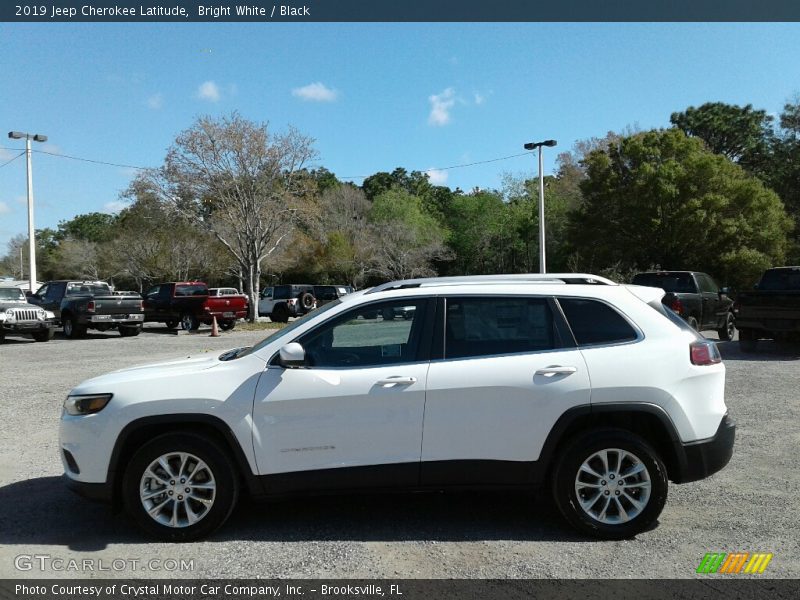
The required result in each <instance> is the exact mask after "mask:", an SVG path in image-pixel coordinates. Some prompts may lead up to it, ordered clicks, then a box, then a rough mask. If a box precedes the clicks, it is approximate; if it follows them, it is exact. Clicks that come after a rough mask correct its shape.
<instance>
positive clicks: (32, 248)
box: [8, 131, 47, 294]
mask: <svg viewBox="0 0 800 600" xmlns="http://www.w3.org/2000/svg"><path fill="white" fill-rule="evenodd" d="M8 137H9V138H11V139H12V140H19V139H22V138H23V137H24V138H25V158H26V162H27V163H28V271H29V276H30V279H29V281H28V286H29V287H28V289H29V291H30V293H31V294H33V293H34V292H35V291H36V289H35V285H36V238H35V237H34V230H33V173H32V171H31V140H33V141H35V142H46V141H47V136H46V135H41V134H38V133H37V134H35V135H31V134H29V133H22V132H20V131H9V132H8Z"/></svg>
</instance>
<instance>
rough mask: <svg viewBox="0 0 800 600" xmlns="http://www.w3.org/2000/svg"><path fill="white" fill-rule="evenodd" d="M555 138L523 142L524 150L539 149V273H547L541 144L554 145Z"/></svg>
mask: <svg viewBox="0 0 800 600" xmlns="http://www.w3.org/2000/svg"><path fill="white" fill-rule="evenodd" d="M555 145H556V141H555V140H545V141H543V142H529V143H527V144H525V146H524V148H525V150H535V149H536V148H538V149H539V273H547V265H546V261H545V245H546V244H545V240H546V237H545V229H544V160H543V157H542V146H555Z"/></svg>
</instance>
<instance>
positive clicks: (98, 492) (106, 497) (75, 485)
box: [64, 475, 114, 504]
mask: <svg viewBox="0 0 800 600" xmlns="http://www.w3.org/2000/svg"><path fill="white" fill-rule="evenodd" d="M64 479H65V483H66V486H67V488H68V489H69V490H71V491H73V492H75V493H76V494H78V495H79V496H82V497H83V498H87V499H88V500H93V501H95V502H103V503H105V504H111V502H112V500H113V498H114V493H113V492H114V490H113V487H112V485H111V484H109V483H86V482H85V481H76V480H74V479H72V478H71V477H69V476H68V475H64Z"/></svg>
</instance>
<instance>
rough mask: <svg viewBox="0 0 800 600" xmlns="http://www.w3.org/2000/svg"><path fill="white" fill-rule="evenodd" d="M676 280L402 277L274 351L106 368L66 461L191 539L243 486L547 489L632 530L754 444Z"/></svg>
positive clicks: (340, 306) (259, 493) (623, 531)
mask: <svg viewBox="0 0 800 600" xmlns="http://www.w3.org/2000/svg"><path fill="white" fill-rule="evenodd" d="M662 296H663V291H662V290H660V289H656V288H647V287H637V286H630V285H616V284H614V283H613V282H611V281H609V280H606V279H603V278H600V277H596V276H592V275H580V274H569V275H519V276H514V275H501V276H485V277H461V278H441V279H419V280H410V281H400V282H393V283H387V284H384V285H381V286H378V287H376V288H373V289H370V290H367V291H362V292H356V293H353V294H349V295H347V296H344V297H343V298H341V299H339V300H336V301H334V302H331V303H330V304H327V305H326V306H324V307H323V308H322V309H320V310H318V311H316V312H314V313H311V314H310V315H308V316H306V317H304V318H303V319H300V320H298V321H295V322H293V323H292V324H290V325H289V326H287V327H285V328H284V329H282V330H280V331H278V332H276V333H274V334H273V335H271V336H269V337H268V338H266V339H265V340H263V341H262V342H260V343H258V344H256V345H255V346H253V347H249V348H239V349H236V350H230V351H228V352H225V353H223V354H221V355H219V356H212V357H208V356H203V357H199V358H189V359H184V360H177V361H174V362H167V363H161V364H158V365H153V366H148V367H136V368H132V369H125V370H122V371H117V372H114V373H110V374H108V375H104V376H101V377H97V378H95V379H91V380H89V381H85V382H84V383H82V384H80V385H79V386H77V387H76V388H75V389H73V390H72V392H70V394H69V397H68V398H67V400H66V402H65V403H64V412H63V416H62V419H61V434H60V448H61V455H62V459H63V463H64V468H65V471H66V474H67V476H68V481H69V482H70V485H71V487H73V488H75V489H76V490H77V491H79V492H81V493H82V494H84V495H87V496H90V497H93V498H96V499H104V500H108V501H113V502H121V503H122V504H124V506H125V507H126V509H127V511H128V512H129V513H130V515H131V516H132V518H133V519H134V520H135V521H136V522H137V523H138V524H139V525H140V526H141V527H142V528H143V529H145V530H146V531H148V532H149V533H151V534H154V535H155V536H157V537H159V538H162V539H167V540H173V541H182V540H190V539H196V538H199V537H201V536H204V535H207V534H209V533H210V532H211V531H213V530H215V529H216V528H217V527H219V526H220V525H222V523H223V522H224V521H225V520H226V519H227V518H228V516H229V515H230V513H231V511H232V510H233V507H234V505H235V503H236V500H237V497H238V495H239V493H240V490H242V489H244V490H246V491H247V492H248V493H249V494H250V495H252V496H254V497H259V498H269V497H278V496H285V495H290V494H298V493H306V492H320V491H326V492H327V491H331V490H341V491H344V490H364V491H395V490H401V489H402V490H408V489H411V490H443V489H463V488H480V489H500V490H508V491H512V490H527V489H532V488H540V487H542V486H549V488H550V490H551V491H552V494H553V497H554V498H555V502H556V504H557V505H558V507H559V509H560V511H561V512H562V513H563V515H564V516H565V517H566V519H567V520H568V521H569V522H570V523H571V524H572V525H574V526H575V527H577V528H578V529H579V530H580V531H582V532H585V533H589V534H594V535H597V536H601V537H606V538H624V537H629V536H632V535H634V534H636V533H638V532H641V531H642V530H644V529H646V528H648V527H649V526H651V525H652V523H653V522H655V520H656V519H657V518H658V516H659V514H660V512H661V510H662V508H663V506H664V502H665V500H666V497H667V480H668V479H669V480H672V481H673V482H675V483H683V482H688V481H694V480H697V479H700V478H703V477H706V476H708V475H710V474H712V473H714V472H716V471H718V470H719V469H721V468H722V467H724V466H725V465H726V464H727V463H728V461H729V459H730V457H731V453H732V451H733V440H734V432H735V426H734V424H733V422H732V421H731V420H730V419H729V417H728V415H727V410H726V407H725V400H724V387H725V367H724V365H723V364H722V362H721V360H720V355H719V353H718V351H717V348H716V346H715V345H714V343H713V342H711V341H707V340H705V339H704V338H702V337H700V336H699V335H698V334H697V333H696V332H694V331H692V330H691V329H690V328H689V327H688V326H687V325H686V323H685V322H684V321H683V320H682V319H681V318H680V317H678V316H677V315H674V314H673V313H672V312H670V311H669V310H668V309H665V308H664V307H663V305H662V304H661V297H662Z"/></svg>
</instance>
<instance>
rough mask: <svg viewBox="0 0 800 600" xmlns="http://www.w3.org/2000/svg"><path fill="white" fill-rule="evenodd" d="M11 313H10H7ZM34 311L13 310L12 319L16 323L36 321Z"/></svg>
mask: <svg viewBox="0 0 800 600" xmlns="http://www.w3.org/2000/svg"><path fill="white" fill-rule="evenodd" d="M8 312H9V313H11V312H12V311H8ZM36 312H37V311H36V309H26V308H15V309H14V310H13V314H14V317H15V318H16V320H17V321H36V320H37V319H36Z"/></svg>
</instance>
